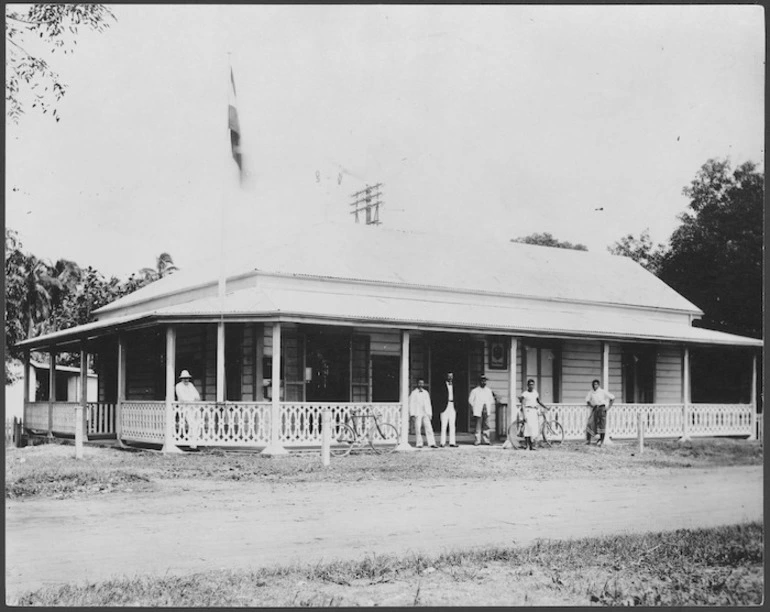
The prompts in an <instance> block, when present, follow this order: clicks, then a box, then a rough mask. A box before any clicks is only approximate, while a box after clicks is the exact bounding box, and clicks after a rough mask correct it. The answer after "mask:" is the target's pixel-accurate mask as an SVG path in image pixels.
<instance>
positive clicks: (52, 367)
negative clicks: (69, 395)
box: [48, 346, 56, 439]
mask: <svg viewBox="0 0 770 612" xmlns="http://www.w3.org/2000/svg"><path fill="white" fill-rule="evenodd" d="M55 401H56V347H53V346H52V347H51V350H50V352H49V353H48V438H49V439H51V438H53V403H54V402H55Z"/></svg>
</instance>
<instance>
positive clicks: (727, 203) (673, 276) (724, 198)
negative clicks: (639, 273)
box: [660, 159, 764, 338]
mask: <svg viewBox="0 0 770 612" xmlns="http://www.w3.org/2000/svg"><path fill="white" fill-rule="evenodd" d="M683 193H684V194H685V195H686V196H687V197H689V198H690V205H689V210H688V211H687V212H685V213H683V214H682V215H680V217H679V219H680V220H681V222H682V224H681V225H680V227H679V228H677V229H676V231H674V233H673V234H672V236H671V239H670V246H669V249H668V251H667V252H666V254H665V256H664V257H663V259H662V261H661V266H660V278H661V279H662V280H664V281H665V282H666V283H668V284H669V285H670V286H671V287H673V288H674V289H675V290H677V291H678V292H679V293H681V294H682V295H684V296H685V297H686V298H687V299H689V300H690V301H692V302H693V303H694V304H697V305H698V306H699V307H700V308H701V309H702V310H703V311H704V312H705V314H704V316H703V318H702V319H701V321H699V322H697V323H698V325H699V326H701V327H706V328H710V329H717V330H720V331H726V332H730V333H736V334H742V335H748V336H753V337H756V338H760V337H761V336H762V245H763V232H762V224H763V201H764V173H762V172H760V171H758V170H757V167H756V165H755V164H754V163H752V162H746V163H744V164H742V165H740V166H738V167H737V168H736V169H735V170H734V171H731V168H730V162H729V160H726V159H725V160H717V159H710V160H708V161H707V162H706V163H705V164H703V166H702V167H701V169H700V170H699V171H698V174H697V175H696V177H695V178H694V179H693V181H692V182H691V183H690V185H689V186H688V187H685V188H684V190H683Z"/></svg>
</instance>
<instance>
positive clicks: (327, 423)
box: [321, 406, 332, 466]
mask: <svg viewBox="0 0 770 612" xmlns="http://www.w3.org/2000/svg"><path fill="white" fill-rule="evenodd" d="M331 445H332V413H331V409H330V408H329V406H325V407H324V409H323V412H322V413H321V463H323V464H324V466H328V465H329V463H331Z"/></svg>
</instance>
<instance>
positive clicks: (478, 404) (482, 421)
mask: <svg viewBox="0 0 770 612" xmlns="http://www.w3.org/2000/svg"><path fill="white" fill-rule="evenodd" d="M468 403H469V404H470V405H471V410H473V416H474V417H475V418H476V440H475V441H474V442H473V445H474V446H478V445H479V444H484V445H486V446H489V425H488V423H487V417H488V416H489V410H490V408H491V407H492V406H493V405H494V404H495V396H494V395H492V389H490V388H489V387H487V377H486V376H483V375H482V376H480V377H479V385H478V387H475V388H474V389H473V391H471V394H470V396H469V397H468Z"/></svg>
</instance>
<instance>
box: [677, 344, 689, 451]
mask: <svg viewBox="0 0 770 612" xmlns="http://www.w3.org/2000/svg"><path fill="white" fill-rule="evenodd" d="M682 404H683V406H682V437H681V438H679V442H689V441H690V426H689V425H690V349H689V348H687V347H686V346H685V347H684V351H683V353H682Z"/></svg>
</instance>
